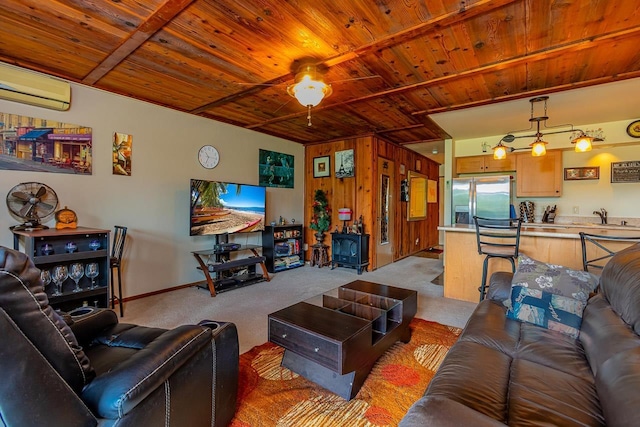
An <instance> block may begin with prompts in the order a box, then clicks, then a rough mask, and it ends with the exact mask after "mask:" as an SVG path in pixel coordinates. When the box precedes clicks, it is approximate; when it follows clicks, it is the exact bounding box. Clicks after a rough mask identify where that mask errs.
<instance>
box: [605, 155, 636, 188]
mask: <svg viewBox="0 0 640 427" xmlns="http://www.w3.org/2000/svg"><path fill="white" fill-rule="evenodd" d="M611 182H612V183H613V182H640V161H638V160H635V161H631V162H614V163H611Z"/></svg>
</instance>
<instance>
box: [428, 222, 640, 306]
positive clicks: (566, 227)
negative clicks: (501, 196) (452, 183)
mask: <svg viewBox="0 0 640 427" xmlns="http://www.w3.org/2000/svg"><path fill="white" fill-rule="evenodd" d="M438 230H441V231H444V258H443V259H444V296H445V297H447V298H454V299H460V300H464V301H471V302H478V300H479V298H480V292H479V291H478V288H479V287H480V282H481V281H482V263H483V261H484V258H485V255H480V254H478V246H477V243H476V229H475V226H473V225H463V224H456V225H450V226H440V227H438ZM580 232H585V233H588V234H596V235H599V236H620V237H635V238H640V228H638V227H630V226H616V225H600V224H598V225H583V224H541V223H527V224H523V225H522V228H521V230H520V253H523V254H526V255H527V256H529V257H531V258H534V259H536V260H538V261H542V262H549V263H553V264H560V265H564V266H567V267H569V268H573V269H576V270H582V244H581V242H580V234H579V233H580ZM632 244H634V242H633V241H614V242H608V243H607V245H606V246H607V247H611V248H612V249H613V250H616V251H617V250H620V249H622V248H624V247H627V246H630V245H632ZM602 254H604V251H602V250H601V249H599V248H596V247H595V246H593V245H590V246H589V248H588V258H589V259H591V258H594V257H596V256H601V255H602ZM494 271H511V264H510V263H509V261H507V260H503V259H496V258H492V259H491V260H489V269H488V274H487V277H490V276H491V274H492V273H493V272H494ZM487 285H488V279H487Z"/></svg>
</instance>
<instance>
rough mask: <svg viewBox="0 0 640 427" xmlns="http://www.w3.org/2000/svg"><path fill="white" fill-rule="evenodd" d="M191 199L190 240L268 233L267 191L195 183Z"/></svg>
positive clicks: (217, 182) (228, 183)
mask: <svg viewBox="0 0 640 427" xmlns="http://www.w3.org/2000/svg"><path fill="white" fill-rule="evenodd" d="M190 199H191V210H190V214H189V221H190V225H189V235H190V236H206V235H216V234H230V233H248V232H252V231H261V230H264V220H265V210H266V188H265V187H259V186H257V185H248V184H236V183H232V182H220V181H207V180H203V179H191V198H190Z"/></svg>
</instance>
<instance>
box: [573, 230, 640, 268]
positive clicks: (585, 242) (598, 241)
mask: <svg viewBox="0 0 640 427" xmlns="http://www.w3.org/2000/svg"><path fill="white" fill-rule="evenodd" d="M579 234H580V243H581V245H582V268H583V269H584V271H588V272H590V273H593V274H596V275H597V276H599V275H600V273H601V272H602V269H603V268H604V266H605V264H606V263H607V261H609V258H611V257H612V256H614V255H615V254H616V253H617V252H618V251H620V250H622V249H623V248H624V247H625V246H627V245H626V242H628V246H631V245H632V244H633V243H634V242H640V236H611V235H606V236H605V235H600V234H592V233H585V232H582V231H581V232H580V233H579ZM617 242H618V243H617Z"/></svg>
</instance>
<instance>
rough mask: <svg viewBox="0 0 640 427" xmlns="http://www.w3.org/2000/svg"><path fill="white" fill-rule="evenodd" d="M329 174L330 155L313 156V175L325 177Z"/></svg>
mask: <svg viewBox="0 0 640 427" xmlns="http://www.w3.org/2000/svg"><path fill="white" fill-rule="evenodd" d="M329 176H331V157H330V156H322V157H314V158H313V177H314V178H326V177H329Z"/></svg>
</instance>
